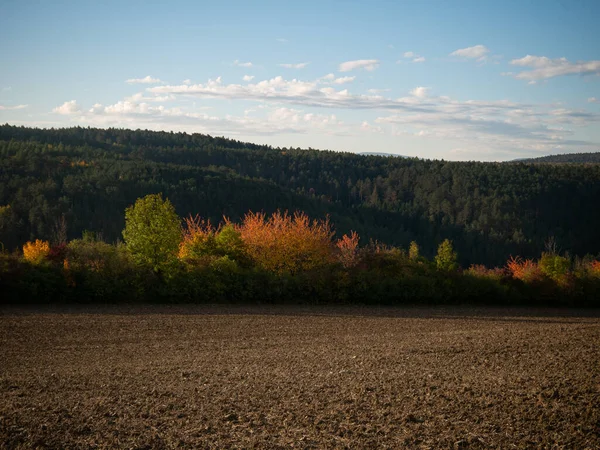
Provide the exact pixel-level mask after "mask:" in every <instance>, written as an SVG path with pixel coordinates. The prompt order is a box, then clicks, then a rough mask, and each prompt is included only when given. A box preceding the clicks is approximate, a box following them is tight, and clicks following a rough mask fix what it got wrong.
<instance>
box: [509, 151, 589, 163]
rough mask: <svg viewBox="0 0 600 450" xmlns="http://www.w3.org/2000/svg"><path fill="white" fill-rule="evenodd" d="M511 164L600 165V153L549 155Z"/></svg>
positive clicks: (520, 160)
mask: <svg viewBox="0 0 600 450" xmlns="http://www.w3.org/2000/svg"><path fill="white" fill-rule="evenodd" d="M511 162H527V163H555V164H557V163H579V164H583V163H600V152H595V153H569V154H564V155H548V156H542V157H540V158H521V159H515V160H513V161H511Z"/></svg>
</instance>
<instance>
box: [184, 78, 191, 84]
mask: <svg viewBox="0 0 600 450" xmlns="http://www.w3.org/2000/svg"><path fill="white" fill-rule="evenodd" d="M182 83H183V84H192V80H190V79H189V78H186V79H185V80H183V81H182Z"/></svg>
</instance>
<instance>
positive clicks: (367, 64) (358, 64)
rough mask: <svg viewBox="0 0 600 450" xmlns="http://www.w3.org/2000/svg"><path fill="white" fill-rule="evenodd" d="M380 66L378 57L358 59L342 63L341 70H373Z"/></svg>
mask: <svg viewBox="0 0 600 450" xmlns="http://www.w3.org/2000/svg"><path fill="white" fill-rule="evenodd" d="M377 67H379V60H377V59H357V60H355V61H346V62H343V63H341V64H340V67H339V70H340V72H350V71H351V70H356V69H365V70H368V71H373V70H375V69H377Z"/></svg>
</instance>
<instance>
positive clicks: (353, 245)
mask: <svg viewBox="0 0 600 450" xmlns="http://www.w3.org/2000/svg"><path fill="white" fill-rule="evenodd" d="M359 239H360V238H359V236H358V233H356V231H351V232H350V235H349V236H348V235H347V234H345V235H343V236H342V237H341V238H340V239H339V240H338V241H337V242H336V243H335V246H336V247H337V249H338V260H339V261H340V262H341V263H342V265H343V266H344V267H345V268H350V267H354V266H355V265H356V263H357V262H358V241H359Z"/></svg>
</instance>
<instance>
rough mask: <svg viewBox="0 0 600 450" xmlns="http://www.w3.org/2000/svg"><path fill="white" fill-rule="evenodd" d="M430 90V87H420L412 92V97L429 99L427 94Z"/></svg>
mask: <svg viewBox="0 0 600 450" xmlns="http://www.w3.org/2000/svg"><path fill="white" fill-rule="evenodd" d="M429 89H430V88H428V87H423V86H419V87H416V88H414V89H413V90H412V91H410V95H412V96H414V97H419V98H425V97H427V92H428V91H429Z"/></svg>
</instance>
